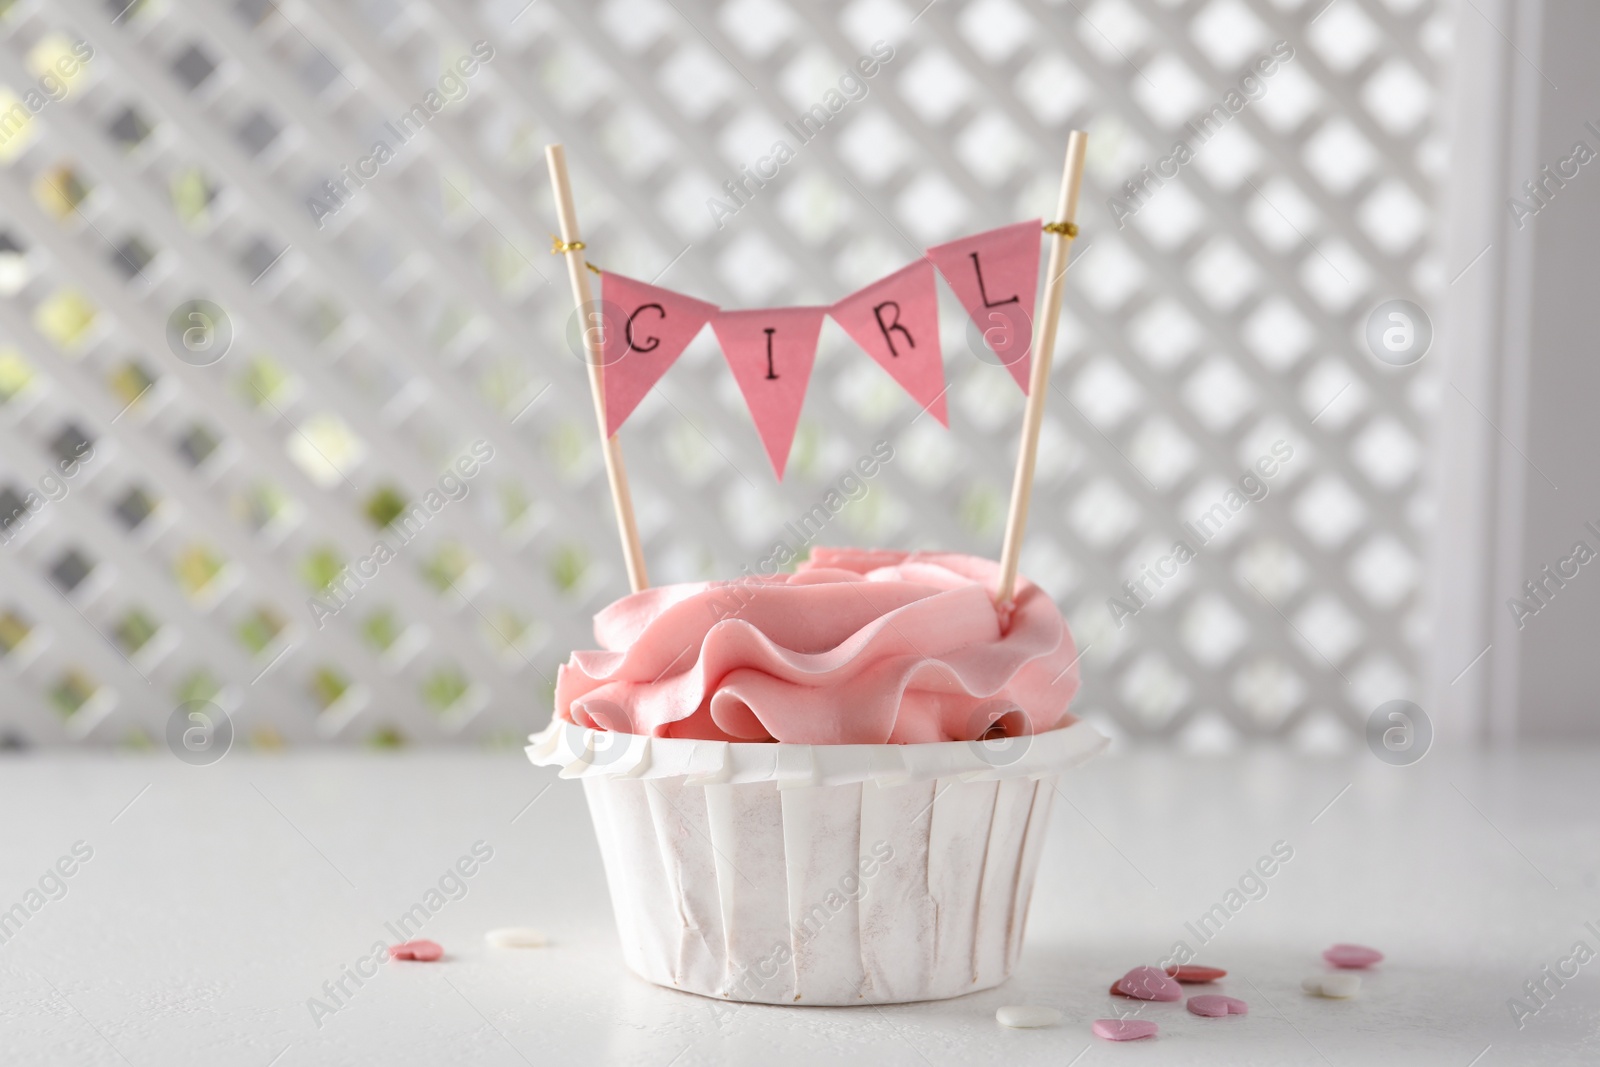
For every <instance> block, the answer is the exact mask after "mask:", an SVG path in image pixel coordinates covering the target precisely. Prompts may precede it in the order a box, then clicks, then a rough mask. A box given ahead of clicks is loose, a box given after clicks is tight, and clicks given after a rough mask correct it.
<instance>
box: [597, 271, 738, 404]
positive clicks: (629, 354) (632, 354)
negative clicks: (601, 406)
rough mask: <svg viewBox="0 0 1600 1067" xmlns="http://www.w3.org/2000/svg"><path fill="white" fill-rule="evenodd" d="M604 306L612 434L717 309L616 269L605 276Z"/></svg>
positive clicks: (604, 372) (604, 360)
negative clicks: (625, 274)
mask: <svg viewBox="0 0 1600 1067" xmlns="http://www.w3.org/2000/svg"><path fill="white" fill-rule="evenodd" d="M600 306H601V308H602V315H603V319H602V326H601V332H602V334H603V338H602V341H601V347H600V359H601V363H602V365H603V369H602V371H601V377H602V378H603V379H604V381H605V397H606V433H607V434H608V435H609V434H614V433H616V432H617V430H618V428H620V427H621V426H622V423H623V422H624V420H626V419H627V417H628V416H629V415H632V414H633V409H634V408H636V407H638V406H639V401H641V400H643V399H644V398H645V396H646V395H647V394H648V393H649V392H650V390H651V389H653V388H655V384H656V383H657V382H659V381H660V380H661V376H662V375H663V374H665V373H667V369H668V368H669V367H671V366H672V364H673V363H675V362H677V359H678V357H679V356H681V355H683V350H684V349H685V348H688V347H689V342H690V341H693V340H694V339H695V336H696V335H697V334H698V333H699V332H700V330H701V328H702V327H703V326H705V324H706V323H707V322H709V321H710V319H711V316H713V315H715V314H716V313H717V309H716V306H715V305H714V304H707V303H705V302H703V301H700V300H695V299H693V298H691V297H687V296H684V295H683V294H682V293H675V292H673V291H672V290H671V289H660V288H657V287H656V286H654V285H647V284H645V283H644V282H640V281H635V280H634V279H632V278H626V277H623V276H622V275H620V274H613V273H611V272H610V271H606V272H605V274H603V275H601V277H600Z"/></svg>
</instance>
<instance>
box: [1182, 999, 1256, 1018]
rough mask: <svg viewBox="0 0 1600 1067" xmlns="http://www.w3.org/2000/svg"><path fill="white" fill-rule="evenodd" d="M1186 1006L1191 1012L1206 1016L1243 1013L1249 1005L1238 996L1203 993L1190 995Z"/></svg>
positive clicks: (1248, 1008)
mask: <svg viewBox="0 0 1600 1067" xmlns="http://www.w3.org/2000/svg"><path fill="white" fill-rule="evenodd" d="M1187 1006H1188V1008H1189V1011H1190V1012H1191V1013H1192V1014H1194V1015H1204V1016H1207V1017H1208V1018H1221V1017H1222V1016H1224V1015H1245V1014H1247V1013H1248V1012H1249V1011H1250V1005H1248V1004H1246V1003H1245V1002H1244V1001H1242V1000H1240V999H1239V998H1238V997H1225V996H1223V995H1222V994H1221V993H1203V994H1201V995H1200V996H1198V997H1190V998H1189V1003H1188V1005H1187Z"/></svg>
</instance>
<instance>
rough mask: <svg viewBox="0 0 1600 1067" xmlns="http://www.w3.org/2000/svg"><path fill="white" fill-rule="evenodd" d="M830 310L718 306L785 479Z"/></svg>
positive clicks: (725, 346)
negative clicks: (823, 328) (813, 366)
mask: <svg viewBox="0 0 1600 1067" xmlns="http://www.w3.org/2000/svg"><path fill="white" fill-rule="evenodd" d="M827 311H828V309H827V308H820V307H798V308H763V309H760V310H755V311H719V312H717V314H716V315H715V316H713V317H712V319H711V328H712V329H713V330H715V331H716V334H717V341H718V342H719V343H720V344H721V345H722V355H723V357H724V358H725V359H727V361H728V366H729V367H730V368H732V370H733V377H734V380H736V381H737V382H738V383H739V391H740V392H742V393H743V394H744V402H745V403H746V404H748V405H749V406H750V417H751V418H753V419H754V420H755V423H756V432H757V433H759V434H760V435H761V444H762V445H763V446H764V447H765V448H766V450H767V458H768V459H769V460H771V461H772V469H773V470H774V471H776V472H777V473H778V480H779V481H780V482H781V481H783V468H784V466H785V465H786V464H787V463H788V461H789V446H790V445H792V444H793V443H794V431H795V427H796V426H798V425H799V424H800V408H801V406H802V405H804V404H805V401H806V383H807V382H809V381H810V380H811V365H812V364H813V363H815V362H816V359H817V335H818V334H819V333H821V332H822V317H823V315H825V314H827Z"/></svg>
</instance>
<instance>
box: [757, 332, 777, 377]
mask: <svg viewBox="0 0 1600 1067" xmlns="http://www.w3.org/2000/svg"><path fill="white" fill-rule="evenodd" d="M761 332H762V333H764V334H766V335H767V381H769V382H775V381H777V380H778V374H777V372H776V371H774V370H773V369H772V335H773V334H775V333H777V332H778V331H777V330H775V329H774V328H773V327H771V326H765V327H762V330H761Z"/></svg>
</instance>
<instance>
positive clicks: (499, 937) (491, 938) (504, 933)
mask: <svg viewBox="0 0 1600 1067" xmlns="http://www.w3.org/2000/svg"><path fill="white" fill-rule="evenodd" d="M483 939H484V940H485V941H486V942H488V943H489V945H490V946H491V947H493V948H543V947H544V946H545V945H548V944H549V943H550V941H549V939H548V938H546V937H545V936H544V934H542V933H540V932H539V931H538V930H535V929H533V928H532V927H531V926H502V927H500V928H499V929H498V930H490V931H489V932H488V933H486V934H484V935H483Z"/></svg>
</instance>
